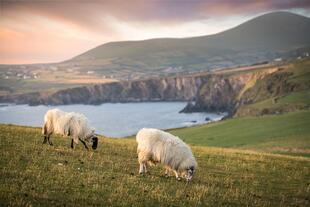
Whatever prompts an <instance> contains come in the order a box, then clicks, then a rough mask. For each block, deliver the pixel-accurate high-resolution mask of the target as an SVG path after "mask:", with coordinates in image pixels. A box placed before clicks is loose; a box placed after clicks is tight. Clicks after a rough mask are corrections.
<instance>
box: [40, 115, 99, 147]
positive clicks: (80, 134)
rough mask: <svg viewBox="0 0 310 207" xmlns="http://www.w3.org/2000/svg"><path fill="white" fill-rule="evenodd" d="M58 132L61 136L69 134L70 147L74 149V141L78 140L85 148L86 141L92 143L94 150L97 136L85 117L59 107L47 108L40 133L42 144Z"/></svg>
mask: <svg viewBox="0 0 310 207" xmlns="http://www.w3.org/2000/svg"><path fill="white" fill-rule="evenodd" d="M53 133H55V134H60V135H62V136H70V137H71V138H72V139H71V148H72V149H74V142H75V143H76V144H78V142H79V141H78V140H80V141H81V142H82V143H83V144H84V146H85V148H86V149H88V147H87V144H86V142H89V143H92V148H93V149H94V150H95V149H96V148H97V145H98V138H97V136H96V135H95V134H94V130H93V129H92V128H91V127H90V126H89V123H88V120H87V118H86V117H85V116H84V115H83V114H80V113H75V112H70V113H68V112H64V111H61V110H59V109H51V110H48V111H47V112H46V114H45V116H44V125H43V127H42V134H43V136H44V140H43V144H45V143H47V142H48V143H49V144H50V145H53V144H52V142H51V141H50V136H51V135H52V134H53Z"/></svg>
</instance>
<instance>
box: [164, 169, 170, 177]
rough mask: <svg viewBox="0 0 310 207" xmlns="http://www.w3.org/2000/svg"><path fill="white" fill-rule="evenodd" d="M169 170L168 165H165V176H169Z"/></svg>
mask: <svg viewBox="0 0 310 207" xmlns="http://www.w3.org/2000/svg"><path fill="white" fill-rule="evenodd" d="M169 172H170V170H169V168H168V167H166V170H165V176H166V177H169V175H170V173H169Z"/></svg>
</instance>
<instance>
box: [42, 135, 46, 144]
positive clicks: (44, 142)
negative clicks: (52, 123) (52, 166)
mask: <svg viewBox="0 0 310 207" xmlns="http://www.w3.org/2000/svg"><path fill="white" fill-rule="evenodd" d="M46 142H47V136H46V135H44V140H43V143H42V144H46Z"/></svg>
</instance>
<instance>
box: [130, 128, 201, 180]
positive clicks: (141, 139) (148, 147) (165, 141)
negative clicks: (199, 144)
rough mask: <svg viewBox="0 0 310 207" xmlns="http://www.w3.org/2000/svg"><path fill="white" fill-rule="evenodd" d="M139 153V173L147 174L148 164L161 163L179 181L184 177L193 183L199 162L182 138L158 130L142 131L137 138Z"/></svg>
mask: <svg viewBox="0 0 310 207" xmlns="http://www.w3.org/2000/svg"><path fill="white" fill-rule="evenodd" d="M136 141H137V143H138V148H137V153H138V161H139V164H140V169H139V173H140V174H142V175H143V174H145V173H146V172H147V169H146V166H147V164H156V163H161V164H162V165H164V167H165V168H166V174H167V173H168V171H169V170H171V171H173V172H174V173H175V176H176V178H177V179H178V180H181V176H184V177H185V178H186V180H187V181H191V180H192V178H193V175H194V173H195V170H196V168H197V162H196V160H195V158H194V156H193V153H192V151H191V149H190V148H189V146H188V145H187V144H185V143H184V142H183V141H182V140H181V139H180V138H178V137H176V136H174V135H172V134H169V133H167V132H164V131H161V130H158V129H146V128H144V129H141V130H140V131H139V132H138V134H137V136H136Z"/></svg>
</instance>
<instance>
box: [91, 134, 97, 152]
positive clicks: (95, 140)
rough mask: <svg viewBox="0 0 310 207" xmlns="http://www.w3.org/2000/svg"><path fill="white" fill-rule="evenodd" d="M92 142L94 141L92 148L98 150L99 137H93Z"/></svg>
mask: <svg viewBox="0 0 310 207" xmlns="http://www.w3.org/2000/svg"><path fill="white" fill-rule="evenodd" d="M92 140H93V146H92V148H93V150H95V149H97V145H98V138H97V137H93V138H92Z"/></svg>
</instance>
